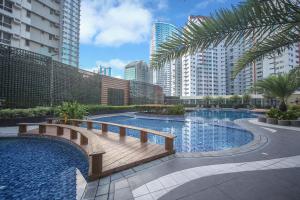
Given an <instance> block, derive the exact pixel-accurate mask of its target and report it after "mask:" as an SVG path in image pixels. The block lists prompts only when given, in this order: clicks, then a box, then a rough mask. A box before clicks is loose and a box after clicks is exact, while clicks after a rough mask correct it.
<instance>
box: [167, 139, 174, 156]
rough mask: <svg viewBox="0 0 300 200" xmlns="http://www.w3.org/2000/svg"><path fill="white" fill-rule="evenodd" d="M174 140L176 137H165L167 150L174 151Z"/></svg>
mask: <svg viewBox="0 0 300 200" xmlns="http://www.w3.org/2000/svg"><path fill="white" fill-rule="evenodd" d="M173 141H174V138H167V137H166V138H165V150H167V151H168V152H169V153H170V154H171V153H174V149H173Z"/></svg>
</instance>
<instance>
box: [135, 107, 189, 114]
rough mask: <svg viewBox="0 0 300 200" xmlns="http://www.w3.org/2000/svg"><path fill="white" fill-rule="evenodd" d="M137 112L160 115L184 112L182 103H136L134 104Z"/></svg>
mask: <svg viewBox="0 0 300 200" xmlns="http://www.w3.org/2000/svg"><path fill="white" fill-rule="evenodd" d="M135 107H136V109H137V110H138V111H139V112H143V113H150V114H160V115H183V114H184V113H185V110H184V107H183V106H182V105H138V106H135Z"/></svg>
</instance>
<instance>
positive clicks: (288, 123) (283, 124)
mask: <svg viewBox="0 0 300 200" xmlns="http://www.w3.org/2000/svg"><path fill="white" fill-rule="evenodd" d="M290 124H291V121H290V120H278V125H280V126H289V125H290Z"/></svg>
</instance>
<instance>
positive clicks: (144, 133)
mask: <svg viewBox="0 0 300 200" xmlns="http://www.w3.org/2000/svg"><path fill="white" fill-rule="evenodd" d="M68 121H69V122H71V123H72V125H74V126H79V124H81V123H86V126H87V129H88V130H92V129H93V128H94V124H99V125H100V126H101V130H102V132H107V131H108V126H116V127H119V134H120V137H124V136H126V129H131V130H137V131H140V141H141V142H142V143H146V142H147V141H148V134H153V135H157V136H161V137H164V138H165V150H166V151H168V152H169V153H170V154H171V153H174V152H175V150H174V139H175V137H176V136H174V135H172V134H169V133H166V132H160V131H156V130H151V129H146V128H139V127H134V126H128V125H123V124H116V123H111V122H102V121H93V120H78V119H69V120H68Z"/></svg>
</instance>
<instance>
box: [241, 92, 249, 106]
mask: <svg viewBox="0 0 300 200" xmlns="http://www.w3.org/2000/svg"><path fill="white" fill-rule="evenodd" d="M242 99H243V103H244V104H249V103H250V101H251V95H249V94H247V93H245V94H244V95H243V96H242Z"/></svg>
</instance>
